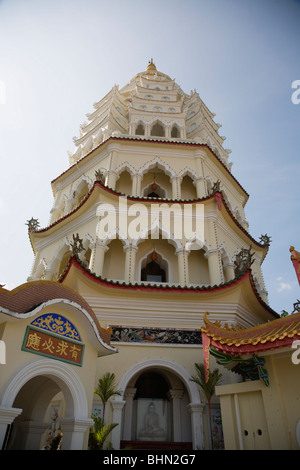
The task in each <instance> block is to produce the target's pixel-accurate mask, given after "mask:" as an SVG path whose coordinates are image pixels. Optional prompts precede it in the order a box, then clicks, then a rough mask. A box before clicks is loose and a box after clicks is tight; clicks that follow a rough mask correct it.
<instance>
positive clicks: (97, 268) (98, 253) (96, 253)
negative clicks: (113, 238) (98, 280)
mask: <svg viewBox="0 0 300 470" xmlns="http://www.w3.org/2000/svg"><path fill="white" fill-rule="evenodd" d="M108 249H109V248H108V246H106V245H104V243H102V242H101V240H99V239H98V240H96V241H95V243H94V245H93V248H92V254H91V259H90V264H89V269H90V271H92V272H94V273H95V274H96V276H102V272H103V264H104V255H105V253H106V252H107V250H108Z"/></svg>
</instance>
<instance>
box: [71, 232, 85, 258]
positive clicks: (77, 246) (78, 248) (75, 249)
mask: <svg viewBox="0 0 300 470" xmlns="http://www.w3.org/2000/svg"><path fill="white" fill-rule="evenodd" d="M71 247H72V253H73V255H78V254H79V253H81V252H82V251H83V250H84V247H83V244H82V239H81V238H79V234H78V233H77V234H76V236H74V234H73V243H71Z"/></svg>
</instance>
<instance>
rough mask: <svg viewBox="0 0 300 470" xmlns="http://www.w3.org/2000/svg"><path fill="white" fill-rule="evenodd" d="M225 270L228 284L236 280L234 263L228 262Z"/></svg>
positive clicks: (224, 267)
mask: <svg viewBox="0 0 300 470" xmlns="http://www.w3.org/2000/svg"><path fill="white" fill-rule="evenodd" d="M223 269H224V277H225V281H226V282H228V281H231V280H232V279H234V278H235V274H234V263H230V262H228V263H226V264H224V266H223Z"/></svg>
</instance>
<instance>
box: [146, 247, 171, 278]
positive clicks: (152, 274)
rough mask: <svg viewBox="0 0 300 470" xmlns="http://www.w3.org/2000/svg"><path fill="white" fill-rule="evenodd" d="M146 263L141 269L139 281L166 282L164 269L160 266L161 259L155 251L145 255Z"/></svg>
mask: <svg viewBox="0 0 300 470" xmlns="http://www.w3.org/2000/svg"><path fill="white" fill-rule="evenodd" d="M147 261H148V262H147V264H146V266H145V267H144V268H142V271H141V281H147V282H166V271H165V269H163V267H162V266H161V264H162V260H161V256H159V255H158V254H157V253H156V252H155V251H153V252H152V253H151V255H150V256H148V257H147Z"/></svg>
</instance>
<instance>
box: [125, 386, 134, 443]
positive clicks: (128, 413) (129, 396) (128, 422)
mask: <svg viewBox="0 0 300 470" xmlns="http://www.w3.org/2000/svg"><path fill="white" fill-rule="evenodd" d="M136 390H137V389H136V388H126V391H125V394H124V397H125V399H126V403H125V409H124V412H125V414H124V429H123V439H124V441H130V440H131V438H132V432H131V431H132V412H133V409H132V405H133V399H134V396H135V393H136Z"/></svg>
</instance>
